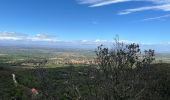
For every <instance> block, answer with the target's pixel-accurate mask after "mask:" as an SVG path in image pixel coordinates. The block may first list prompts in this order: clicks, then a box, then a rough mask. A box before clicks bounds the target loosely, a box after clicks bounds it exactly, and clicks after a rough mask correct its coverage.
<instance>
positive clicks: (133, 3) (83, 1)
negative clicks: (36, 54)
mask: <svg viewBox="0 0 170 100" xmlns="http://www.w3.org/2000/svg"><path fill="white" fill-rule="evenodd" d="M116 35H119V38H120V40H121V41H123V42H137V43H141V44H170V0H0V40H1V41H46V42H61V41H64V42H73V41H74V42H81V43H98V42H100V43H102V42H107V41H113V39H114V38H115V36H116Z"/></svg>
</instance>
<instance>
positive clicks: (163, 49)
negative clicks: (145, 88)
mask: <svg viewBox="0 0 170 100" xmlns="http://www.w3.org/2000/svg"><path fill="white" fill-rule="evenodd" d="M100 44H104V45H105V46H106V47H109V46H111V45H112V43H111V42H81V41H73V42H64V41H57V42H56V41H55V42H47V41H23V40H17V41H16V40H10V41H9V40H8V41H5V40H0V46H1V47H34V48H36V47H37V48H39V47H41V48H78V49H95V48H97V46H99V45H100ZM139 45H140V46H141V49H142V50H144V49H154V50H155V51H156V52H158V53H170V44H168V43H167V44H139Z"/></svg>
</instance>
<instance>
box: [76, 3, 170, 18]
mask: <svg viewBox="0 0 170 100" xmlns="http://www.w3.org/2000/svg"><path fill="white" fill-rule="evenodd" d="M78 1H79V3H80V4H88V5H89V7H100V6H106V5H110V4H117V3H125V2H130V3H134V2H150V5H148V6H141V7H137V8H127V9H125V10H122V11H118V12H119V13H118V15H125V14H131V13H135V12H141V11H146V10H161V11H166V12H167V11H170V0H78Z"/></svg>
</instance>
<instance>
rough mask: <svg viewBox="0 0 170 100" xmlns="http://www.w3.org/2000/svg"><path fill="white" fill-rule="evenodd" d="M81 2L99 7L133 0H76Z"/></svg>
mask: <svg viewBox="0 0 170 100" xmlns="http://www.w3.org/2000/svg"><path fill="white" fill-rule="evenodd" d="M78 1H79V2H80V3H81V4H89V5H90V6H89V7H99V6H105V5H110V4H116V3H122V2H128V1H133V0H78Z"/></svg>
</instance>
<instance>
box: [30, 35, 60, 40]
mask: <svg viewBox="0 0 170 100" xmlns="http://www.w3.org/2000/svg"><path fill="white" fill-rule="evenodd" d="M28 39H29V40H32V41H49V42H55V41H58V40H57V39H56V37H51V36H49V35H47V34H36V35H35V36H33V37H29V38H28Z"/></svg>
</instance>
